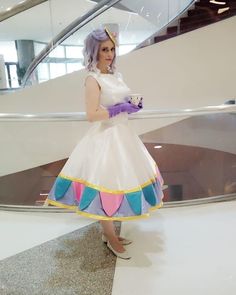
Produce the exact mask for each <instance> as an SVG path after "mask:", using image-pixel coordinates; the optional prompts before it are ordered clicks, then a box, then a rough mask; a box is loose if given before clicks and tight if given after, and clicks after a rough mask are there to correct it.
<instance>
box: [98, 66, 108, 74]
mask: <svg viewBox="0 0 236 295" xmlns="http://www.w3.org/2000/svg"><path fill="white" fill-rule="evenodd" d="M97 68H98V69H99V70H100V71H101V73H102V74H109V72H108V69H107V67H106V66H101V65H97Z"/></svg>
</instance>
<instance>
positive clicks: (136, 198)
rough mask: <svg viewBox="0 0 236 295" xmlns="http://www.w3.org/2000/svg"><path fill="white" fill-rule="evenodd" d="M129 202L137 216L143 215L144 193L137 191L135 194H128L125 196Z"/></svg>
mask: <svg viewBox="0 0 236 295" xmlns="http://www.w3.org/2000/svg"><path fill="white" fill-rule="evenodd" d="M125 196H126V199H127V201H128V202H129V205H130V207H131V209H132V210H133V212H134V213H135V214H136V215H141V213H142V202H141V197H142V191H137V192H133V193H128V194H125Z"/></svg>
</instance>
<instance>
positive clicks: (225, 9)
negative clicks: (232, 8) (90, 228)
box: [218, 7, 229, 14]
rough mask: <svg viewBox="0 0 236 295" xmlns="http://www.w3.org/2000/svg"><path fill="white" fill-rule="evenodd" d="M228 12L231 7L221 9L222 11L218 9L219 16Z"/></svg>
mask: <svg viewBox="0 0 236 295" xmlns="http://www.w3.org/2000/svg"><path fill="white" fill-rule="evenodd" d="M227 10H229V7H225V8H220V9H218V14H220V13H223V12H225V11H227Z"/></svg>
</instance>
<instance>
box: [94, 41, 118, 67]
mask: <svg viewBox="0 0 236 295" xmlns="http://www.w3.org/2000/svg"><path fill="white" fill-rule="evenodd" d="M114 57H115V45H114V43H113V42H112V41H111V40H107V41H103V42H101V44H100V47H99V51H98V64H99V66H100V67H106V66H110V65H111V64H112V61H113V59H114Z"/></svg>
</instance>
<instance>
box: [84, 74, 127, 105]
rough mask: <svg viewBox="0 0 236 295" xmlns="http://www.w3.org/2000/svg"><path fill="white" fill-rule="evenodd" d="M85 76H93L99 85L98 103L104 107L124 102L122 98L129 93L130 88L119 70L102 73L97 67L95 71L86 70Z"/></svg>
mask: <svg viewBox="0 0 236 295" xmlns="http://www.w3.org/2000/svg"><path fill="white" fill-rule="evenodd" d="M87 76H92V77H94V78H95V79H96V80H97V82H98V84H99V85H100V87H101V94H100V104H101V105H102V106H104V107H108V106H111V105H114V104H116V103H119V102H124V98H125V97H126V96H127V95H129V94H130V93H131V90H130V89H129V87H128V86H127V85H126V84H125V82H124V81H123V79H122V75H121V73H119V72H115V73H114V74H102V73H101V72H100V70H99V69H97V70H96V71H95V72H88V74H87Z"/></svg>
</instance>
